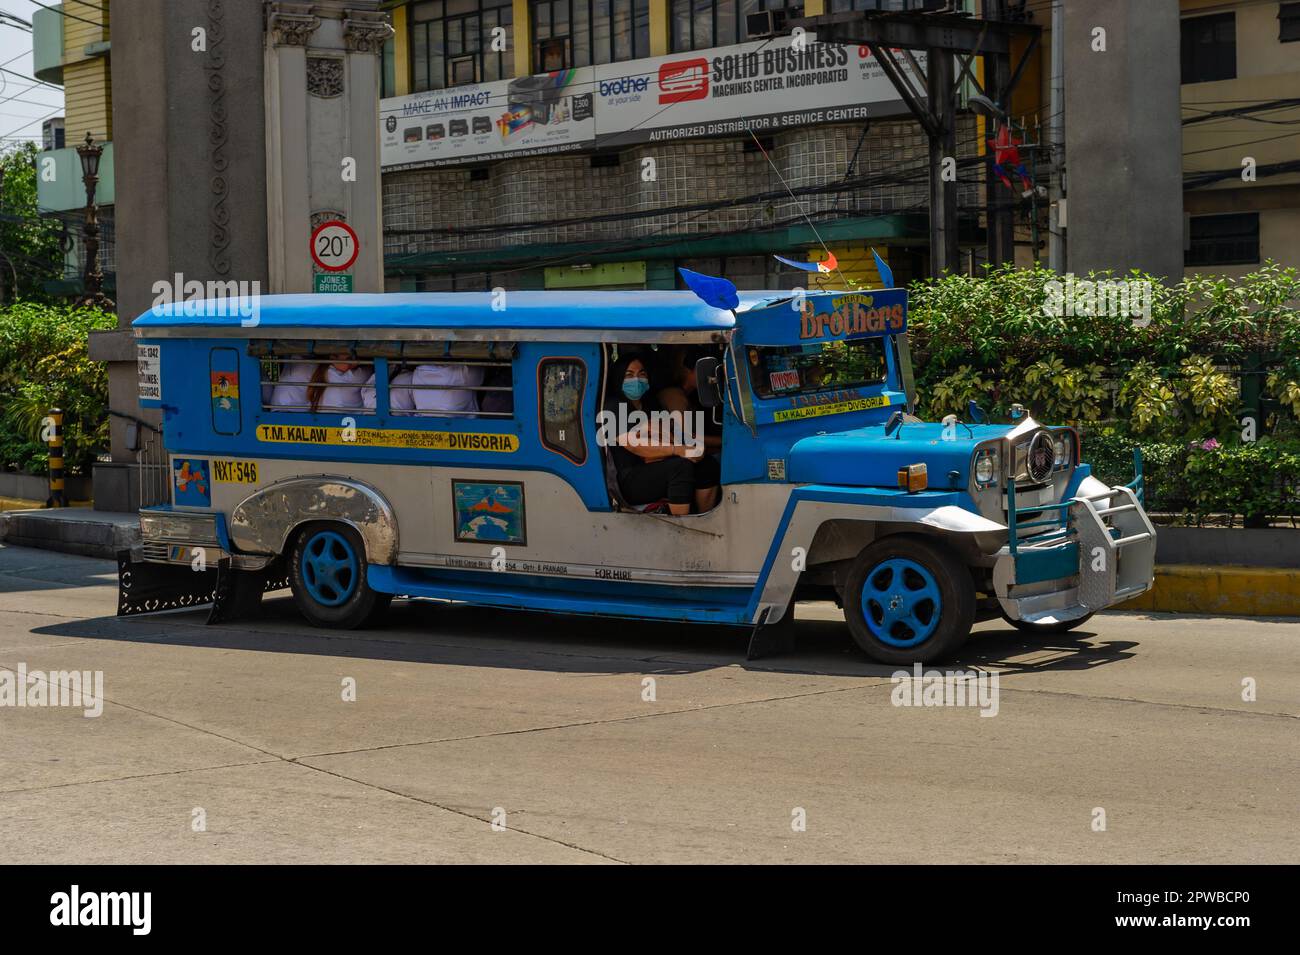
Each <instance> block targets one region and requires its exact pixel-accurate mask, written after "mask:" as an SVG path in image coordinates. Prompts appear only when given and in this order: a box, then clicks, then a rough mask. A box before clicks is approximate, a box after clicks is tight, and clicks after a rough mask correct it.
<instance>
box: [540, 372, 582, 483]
mask: <svg viewBox="0 0 1300 955" xmlns="http://www.w3.org/2000/svg"><path fill="white" fill-rule="evenodd" d="M586 387H587V366H586V365H585V364H583V362H582V361H581V360H580V359H577V358H546V359H543V360H542V361H541V362H540V363H539V364H538V366H537V402H538V408H537V412H538V419H539V425H540V428H541V435H542V445H543V446H544V447H546V448H547V449H548V450H551V451H554V452H555V453H556V454H562V455H564V456H565V457H566V458H568V459H569V460H570V461H572V462H573V463H574V464H583V463H584V462H585V461H586V460H587V442H586V439H585V438H584V437H583V433H582V396H583V393H584V391H585V390H586Z"/></svg>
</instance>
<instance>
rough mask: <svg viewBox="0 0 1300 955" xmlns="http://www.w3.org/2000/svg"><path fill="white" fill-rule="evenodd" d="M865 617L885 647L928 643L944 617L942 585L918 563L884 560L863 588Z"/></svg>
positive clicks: (874, 568) (863, 613)
mask: <svg viewBox="0 0 1300 955" xmlns="http://www.w3.org/2000/svg"><path fill="white" fill-rule="evenodd" d="M862 616H863V617H864V618H866V621H867V627H868V628H869V629H870V630H871V633H872V634H873V635H874V636H875V637H876V639H877V640H879V641H880V642H881V643H885V644H888V645H889V646H891V647H914V646H916V645H917V644H920V643H924V642H925V641H926V640H929V639H930V637H932V636H934V631H935V630H936V629H938V627H939V620H940V618H941V617H942V616H943V597H942V595H941V594H940V593H939V584H938V582H937V581H936V580H935V579H934V574H932V573H930V571H929V570H928V569H926V568H925V567H923V566H922V565H921V564H918V563H917V562H916V561H914V560H908V559H907V558H906V557H891V558H889V559H888V560H882V561H881V562H880V563H878V564H876V566H874V567H872V568H871V571H870V573H868V574H867V579H866V580H865V581H864V582H863V584H862Z"/></svg>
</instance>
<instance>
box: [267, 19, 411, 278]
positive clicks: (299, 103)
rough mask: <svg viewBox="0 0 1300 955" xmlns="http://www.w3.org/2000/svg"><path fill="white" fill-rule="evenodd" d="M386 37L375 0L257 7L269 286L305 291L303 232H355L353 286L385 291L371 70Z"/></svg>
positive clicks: (308, 265)
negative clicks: (260, 11) (338, 223)
mask: <svg viewBox="0 0 1300 955" xmlns="http://www.w3.org/2000/svg"><path fill="white" fill-rule="evenodd" d="M391 35H392V28H391V27H390V26H389V24H388V19H387V16H386V15H385V14H384V13H381V12H380V11H379V10H378V2H377V0H352V2H329V3H282V2H270V3H267V4H266V44H265V74H264V75H265V78H266V86H265V96H266V184H267V216H266V235H267V246H268V253H269V268H270V288H269V291H270V292H272V293H275V292H310V291H312V290H313V275H314V274H315V273H316V272H319V271H322V270H321V269H320V268H319V267H318V266H316V265H315V264H314V263H313V261H312V258H311V249H310V242H311V234H312V232H313V230H314V229H315V228H316V227H317V226H318V225H320V224H321V223H322V222H325V221H328V220H331V219H341V220H343V221H344V222H346V223H347V224H348V225H349V226H351V227H352V229H353V231H355V232H356V235H357V245H358V248H359V250H360V251H359V253H358V256H357V259H356V261H355V262H354V263H353V265H352V266H351V268H350V269H349V270H348V271H349V272H350V273H351V275H352V280H353V290H354V291H356V292H382V291H383V289H384V269H383V234H382V229H381V225H380V178H379V70H380V68H381V63H380V56H381V54H382V52H383V46H384V42H385V41H386V40H387V39H388V37H389V36H391Z"/></svg>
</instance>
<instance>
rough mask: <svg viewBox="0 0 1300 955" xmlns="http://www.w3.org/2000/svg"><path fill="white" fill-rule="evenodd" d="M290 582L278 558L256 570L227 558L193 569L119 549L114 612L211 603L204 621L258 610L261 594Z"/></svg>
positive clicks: (129, 613)
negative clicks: (239, 566)
mask: <svg viewBox="0 0 1300 955" xmlns="http://www.w3.org/2000/svg"><path fill="white" fill-rule="evenodd" d="M288 586H289V581H288V579H287V578H285V575H284V572H283V569H282V568H281V567H280V566H279V563H278V562H273V563H272V564H271V565H270V566H269V567H267V568H265V569H263V570H257V571H243V570H235V569H234V568H233V567H231V564H230V558H228V557H226V558H222V559H221V560H220V561H218V562H217V566H216V569H214V570H203V571H197V570H193V569H192V568H190V567H188V566H186V565H184V564H155V563H152V562H150V561H133V560H131V552H130V551H129V550H123V551H118V554H117V595H118V596H117V615H118V616H119V617H128V616H134V615H136V614H142V613H156V612H158V611H160V610H181V609H184V608H187V607H201V606H203V605H204V604H211V605H212V606H211V609H210V610H209V612H208V620H207V622H208V623H221V622H223V621H227V620H238V619H241V618H247V617H253V616H256V615H257V612H258V610H259V609H260V607H261V604H262V595H263V594H264V593H269V592H270V591H273V590H281V589H283V588H285V587H288Z"/></svg>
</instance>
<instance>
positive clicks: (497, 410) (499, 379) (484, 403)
mask: <svg viewBox="0 0 1300 955" xmlns="http://www.w3.org/2000/svg"><path fill="white" fill-rule="evenodd" d="M483 384H484V386H485V387H488V388H494V389H497V388H499V389H502V390H500V391H484V392H482V397H481V398H480V399H479V403H478V406H479V410H480V411H483V412H485V413H487V414H514V411H515V394H514V388H513V387H512V386H513V385H514V379H513V376H512V375H511V372H510V368H509V367H508V366H502V365H498V366H496V367H494V368H492V369H491V370H490V371H488V373H487V375H486V376H485V377H484V379H483Z"/></svg>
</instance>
